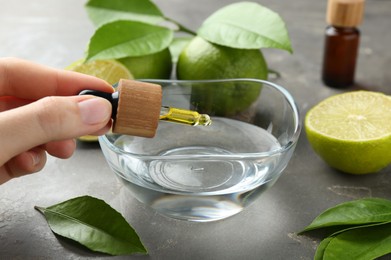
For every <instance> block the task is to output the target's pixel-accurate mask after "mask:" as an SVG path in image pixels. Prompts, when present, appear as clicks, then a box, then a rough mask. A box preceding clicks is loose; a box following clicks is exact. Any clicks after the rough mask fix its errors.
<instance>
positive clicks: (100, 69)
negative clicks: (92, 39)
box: [66, 59, 133, 142]
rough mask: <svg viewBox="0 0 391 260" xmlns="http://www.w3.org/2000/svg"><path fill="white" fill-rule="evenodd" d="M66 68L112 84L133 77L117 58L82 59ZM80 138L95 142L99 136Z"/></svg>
mask: <svg viewBox="0 0 391 260" xmlns="http://www.w3.org/2000/svg"><path fill="white" fill-rule="evenodd" d="M66 69H68V70H72V71H76V72H80V73H83V74H87V75H91V76H95V77H97V78H100V79H103V80H105V81H107V82H108V83H109V84H111V85H113V84H114V83H117V82H118V81H119V80H120V79H133V75H132V73H131V72H130V71H129V70H128V69H127V68H126V67H125V66H124V65H123V64H121V63H120V62H118V61H115V60H96V61H91V62H86V63H85V62H84V60H83V59H81V60H78V61H76V62H74V63H72V64H71V65H69V66H68V67H67V68H66ZM79 140H81V141H86V142H95V141H97V140H98V137H97V136H92V135H85V136H81V137H79Z"/></svg>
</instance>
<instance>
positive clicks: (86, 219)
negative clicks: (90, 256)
mask: <svg viewBox="0 0 391 260" xmlns="http://www.w3.org/2000/svg"><path fill="white" fill-rule="evenodd" d="M35 208H36V209H37V210H39V211H40V212H42V213H43V214H44V216H45V218H46V220H47V222H48V224H49V226H50V228H51V229H52V231H53V232H54V233H56V234H58V235H61V236H63V237H67V238H69V239H72V240H75V241H77V242H79V243H80V244H82V245H84V246H86V247H87V248H89V249H91V250H93V251H97V252H103V253H107V254H111V255H126V254H133V253H143V254H146V253H147V250H146V249H145V248H144V246H143V244H142V243H141V241H140V238H139V237H138V235H137V233H136V232H135V231H134V229H133V228H132V227H131V226H130V225H129V224H128V223H127V222H126V220H125V219H124V217H123V216H122V215H121V214H120V213H119V212H117V211H116V210H114V209H113V208H112V207H110V206H109V205H108V204H106V203H105V202H104V201H103V200H100V199H96V198H93V197H90V196H82V197H77V198H74V199H70V200H67V201H64V202H62V203H59V204H56V205H53V206H50V207H47V208H43V207H37V206H36V207H35Z"/></svg>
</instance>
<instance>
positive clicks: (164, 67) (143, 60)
mask: <svg viewBox="0 0 391 260" xmlns="http://www.w3.org/2000/svg"><path fill="white" fill-rule="evenodd" d="M118 61H119V62H121V63H122V64H123V65H124V66H125V67H126V68H127V69H128V70H129V71H131V73H132V75H133V77H134V78H135V79H169V78H170V77H171V71H172V58H171V53H170V50H169V49H168V48H167V49H164V50H162V51H160V52H156V53H152V54H149V55H144V56H135V57H126V58H122V59H118Z"/></svg>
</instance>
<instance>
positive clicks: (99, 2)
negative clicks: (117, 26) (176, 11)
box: [85, 0, 165, 26]
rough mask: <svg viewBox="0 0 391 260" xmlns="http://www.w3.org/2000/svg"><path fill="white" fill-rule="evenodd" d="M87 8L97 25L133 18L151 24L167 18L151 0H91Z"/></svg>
mask: <svg viewBox="0 0 391 260" xmlns="http://www.w3.org/2000/svg"><path fill="white" fill-rule="evenodd" d="M85 8H86V10H87V13H88V16H89V17H90V19H91V20H92V22H93V23H94V24H95V25H96V26H101V25H103V24H105V23H109V22H112V21H115V20H132V21H140V22H145V23H151V24H157V23H160V22H162V21H164V20H165V19H164V16H163V14H162V12H161V11H160V9H159V8H158V7H157V6H156V5H155V4H154V3H152V2H151V1H149V0H142V1H140V0H110V1H107V0H89V1H88V2H87V4H86V5H85Z"/></svg>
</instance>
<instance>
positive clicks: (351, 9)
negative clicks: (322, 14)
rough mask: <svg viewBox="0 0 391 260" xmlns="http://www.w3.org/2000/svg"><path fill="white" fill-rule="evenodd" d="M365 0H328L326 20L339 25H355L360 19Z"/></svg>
mask: <svg viewBox="0 0 391 260" xmlns="http://www.w3.org/2000/svg"><path fill="white" fill-rule="evenodd" d="M364 2H365V0H329V1H328V6H327V16H326V20H327V23H328V24H331V25H334V26H340V27H356V26H357V25H359V24H360V23H361V21H362V16H363V13H364Z"/></svg>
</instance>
